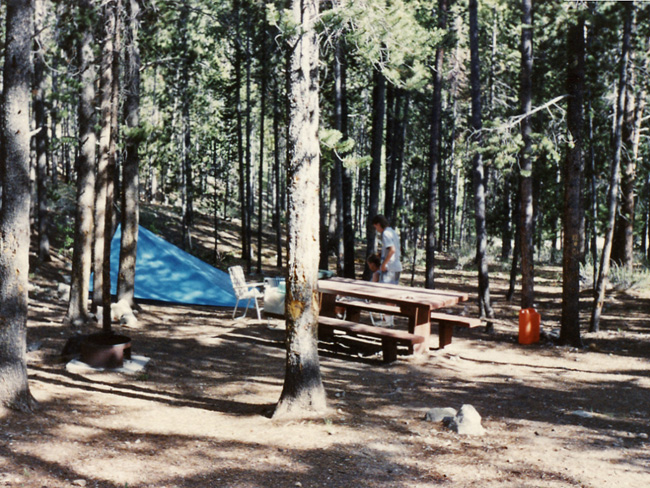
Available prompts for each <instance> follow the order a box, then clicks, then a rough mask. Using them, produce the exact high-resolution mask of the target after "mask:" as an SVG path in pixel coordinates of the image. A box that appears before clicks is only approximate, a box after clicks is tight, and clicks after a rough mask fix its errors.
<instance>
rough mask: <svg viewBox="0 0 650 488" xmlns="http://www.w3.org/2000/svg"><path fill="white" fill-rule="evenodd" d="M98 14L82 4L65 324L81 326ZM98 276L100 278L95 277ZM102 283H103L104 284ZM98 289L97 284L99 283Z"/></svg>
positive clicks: (88, 252) (88, 254) (90, 220)
mask: <svg viewBox="0 0 650 488" xmlns="http://www.w3.org/2000/svg"><path fill="white" fill-rule="evenodd" d="M96 22H97V12H96V10H95V9H94V3H93V1H92V0H83V1H82V2H80V4H79V28H80V33H79V45H78V48H77V52H78V59H79V105H78V108H77V111H78V117H79V136H78V137H79V156H78V159H77V164H76V166H77V203H76V215H75V238H74V248H73V252H72V276H71V281H70V301H69V302H68V310H67V312H66V315H65V318H64V322H65V323H70V324H73V325H81V324H83V323H85V322H86V321H87V320H88V296H89V285H90V268H91V264H92V244H93V243H92V240H93V224H94V215H93V212H94V205H95V184H96V175H95V170H96V163H95V155H96V147H95V146H96V144H97V135H96V133H95V123H96V113H95V83H96V81H97V68H96V66H95V56H94V54H93V41H94V37H93V28H94V25H95V24H96ZM95 276H97V275H95ZM100 283H101V281H100ZM95 287H97V281H96V280H95Z"/></svg>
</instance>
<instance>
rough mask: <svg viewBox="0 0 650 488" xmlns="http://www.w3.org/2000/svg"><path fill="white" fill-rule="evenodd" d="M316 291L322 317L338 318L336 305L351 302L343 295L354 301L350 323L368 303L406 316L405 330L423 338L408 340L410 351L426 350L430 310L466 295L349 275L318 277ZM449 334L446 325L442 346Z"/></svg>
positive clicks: (391, 312)
mask: <svg viewBox="0 0 650 488" xmlns="http://www.w3.org/2000/svg"><path fill="white" fill-rule="evenodd" d="M318 291H319V293H320V299H321V300H320V301H321V312H320V316H321V317H330V318H337V317H336V315H337V308H338V307H340V306H345V307H350V305H349V304H350V303H351V302H344V301H343V300H341V298H342V297H347V298H348V299H350V300H352V301H353V302H355V303H356V305H357V308H356V309H355V308H354V307H352V308H350V311H351V313H352V315H350V316H349V317H348V320H347V321H348V322H351V323H358V319H359V310H360V307H364V308H365V309H366V310H367V309H368V307H370V306H373V307H375V311H380V312H382V313H390V314H391V315H401V316H404V317H406V318H407V320H408V332H409V333H410V334H412V335H416V336H420V337H423V338H424V341H422V342H415V343H411V344H409V352H410V353H411V354H413V353H417V354H428V351H429V337H430V335H431V320H432V319H431V312H432V311H433V310H436V309H440V308H445V307H450V306H453V305H456V304H457V303H458V302H461V301H465V300H467V298H468V297H467V294H465V293H459V292H453V291H445V290H429V289H424V288H413V287H409V286H401V285H393V284H388V283H370V282H368V281H360V280H353V279H348V278H332V279H329V280H319V282H318ZM371 304H372V305H371ZM386 307H388V308H386ZM438 323H440V321H438ZM443 323H444V324H445V325H443V328H445V327H446V323H447V322H445V321H443ZM445 334H447V335H445ZM448 336H449V333H448V330H447V329H445V332H443V335H442V336H441V337H443V339H444V340H443V341H442V342H441V346H443V347H444V342H445V340H447V337H448Z"/></svg>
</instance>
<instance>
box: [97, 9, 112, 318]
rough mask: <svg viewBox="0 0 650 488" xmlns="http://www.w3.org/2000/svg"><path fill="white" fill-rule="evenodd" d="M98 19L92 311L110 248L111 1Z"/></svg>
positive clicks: (100, 301)
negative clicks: (100, 38) (101, 36)
mask: <svg viewBox="0 0 650 488" xmlns="http://www.w3.org/2000/svg"><path fill="white" fill-rule="evenodd" d="M102 8H103V12H102V22H104V44H103V46H102V58H101V66H100V79H99V90H100V101H99V106H100V125H101V128H100V132H99V159H98V161H97V181H96V192H95V215H94V217H95V218H94V221H95V222H94V224H95V237H94V239H93V242H94V245H95V252H94V254H93V296H92V310H93V312H95V311H96V310H97V308H98V307H101V306H102V305H103V303H104V298H103V293H104V273H103V268H104V250H105V247H106V243H105V241H106V240H108V245H109V247H110V239H111V234H110V233H109V234H108V235H106V219H107V218H110V216H109V215H107V212H108V211H109V210H110V209H108V208H107V207H106V201H107V192H108V187H109V184H110V185H112V184H113V175H112V174H111V175H109V160H110V158H111V157H112V155H111V137H112V123H111V116H112V104H113V57H114V52H115V40H114V34H115V29H116V18H115V11H114V10H115V0H111V1H110V2H108V3H106V4H104V5H103V7H102Z"/></svg>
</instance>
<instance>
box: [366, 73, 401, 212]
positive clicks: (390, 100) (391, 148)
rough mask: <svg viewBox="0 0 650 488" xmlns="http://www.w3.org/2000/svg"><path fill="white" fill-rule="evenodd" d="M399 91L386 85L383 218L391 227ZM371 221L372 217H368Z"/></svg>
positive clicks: (389, 84)
mask: <svg viewBox="0 0 650 488" xmlns="http://www.w3.org/2000/svg"><path fill="white" fill-rule="evenodd" d="M399 103H400V90H399V89H398V88H397V87H395V86H394V85H393V84H392V83H388V84H387V85H386V103H385V105H386V111H385V113H386V115H385V117H386V136H385V144H386V151H385V153H386V154H385V159H386V162H385V166H386V171H385V182H386V184H385V186H384V188H385V189H384V216H385V217H386V218H387V219H388V221H389V222H390V223H391V225H393V224H394V223H393V220H392V217H393V196H394V195H395V133H396V131H397V126H398V118H399V115H398V114H399ZM369 217H370V218H371V219H372V217H373V216H372V215H370V216H369Z"/></svg>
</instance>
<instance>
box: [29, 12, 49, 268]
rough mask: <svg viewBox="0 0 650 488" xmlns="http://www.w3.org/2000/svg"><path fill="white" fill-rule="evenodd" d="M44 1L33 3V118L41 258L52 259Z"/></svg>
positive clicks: (39, 253) (39, 255)
mask: <svg viewBox="0 0 650 488" xmlns="http://www.w3.org/2000/svg"><path fill="white" fill-rule="evenodd" d="M44 17H45V0H36V2H35V4H34V23H35V24H34V28H35V33H36V34H35V35H36V39H35V43H34V44H35V52H34V101H33V111H34V121H35V123H36V124H35V125H36V129H37V130H39V132H38V133H37V134H36V135H35V136H34V142H35V143H36V144H35V145H36V182H37V202H38V212H37V215H38V259H39V261H41V262H46V261H49V260H50V259H51V258H50V238H49V234H48V233H49V230H48V227H49V219H48V213H47V143H48V137H47V130H48V128H47V113H46V111H45V88H46V77H45V58H44V56H45V53H44V49H45V48H44V44H45V41H44V39H43V28H44V23H45V19H44Z"/></svg>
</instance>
